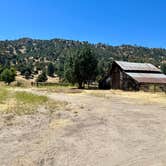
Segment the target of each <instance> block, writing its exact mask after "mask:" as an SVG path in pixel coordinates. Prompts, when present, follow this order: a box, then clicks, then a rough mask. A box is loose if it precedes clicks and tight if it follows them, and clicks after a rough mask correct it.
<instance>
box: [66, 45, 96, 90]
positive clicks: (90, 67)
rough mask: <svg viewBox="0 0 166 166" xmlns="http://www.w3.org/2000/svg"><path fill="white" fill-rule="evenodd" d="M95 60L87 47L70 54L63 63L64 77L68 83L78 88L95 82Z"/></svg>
mask: <svg viewBox="0 0 166 166" xmlns="http://www.w3.org/2000/svg"><path fill="white" fill-rule="evenodd" d="M97 63H98V61H97V58H96V56H95V54H94V52H93V51H92V50H91V49H90V47H89V46H88V45H86V46H85V47H83V48H82V49H79V50H77V51H74V52H71V53H70V55H69V56H68V58H67V59H66V62H65V67H64V71H65V72H64V76H65V79H66V80H67V81H69V82H70V83H73V84H75V83H77V84H78V87H79V88H84V85H85V84H86V83H87V84H89V83H90V82H91V81H93V80H95V78H96V74H97Z"/></svg>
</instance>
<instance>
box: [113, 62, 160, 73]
mask: <svg viewBox="0 0 166 166" xmlns="http://www.w3.org/2000/svg"><path fill="white" fill-rule="evenodd" d="M115 62H116V63H117V64H118V65H119V66H120V67H121V68H122V69H123V70H125V71H132V70H135V71H150V72H161V71H160V69H158V68H157V67H155V66H154V65H152V64H150V63H134V62H124V61H115Z"/></svg>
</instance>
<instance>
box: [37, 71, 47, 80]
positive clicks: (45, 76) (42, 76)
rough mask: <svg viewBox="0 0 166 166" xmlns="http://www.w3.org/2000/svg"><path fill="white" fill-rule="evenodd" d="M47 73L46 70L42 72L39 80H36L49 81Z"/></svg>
mask: <svg viewBox="0 0 166 166" xmlns="http://www.w3.org/2000/svg"><path fill="white" fill-rule="evenodd" d="M47 79H48V78H47V75H46V72H44V71H43V72H42V73H41V74H40V75H39V76H38V77H37V80H36V82H46V81H47Z"/></svg>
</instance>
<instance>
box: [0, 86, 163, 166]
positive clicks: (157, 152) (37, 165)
mask: <svg viewBox="0 0 166 166" xmlns="http://www.w3.org/2000/svg"><path fill="white" fill-rule="evenodd" d="M16 90H18V91H19V90H20V91H22V90H23V89H16ZM25 91H28V92H32V93H35V94H42V95H46V96H48V97H49V98H50V99H53V100H55V101H61V102H64V103H66V104H64V105H63V106H62V107H60V108H55V110H54V111H52V112H49V111H48V110H47V109H45V108H43V107H39V108H38V110H37V112H36V113H34V114H31V115H22V116H13V115H10V114H1V115H0V166H165V165H166V98H164V97H163V96H162V98H158V97H156V94H147V95H146V94H145V93H141V92H140V93H127V92H114V91H82V92H81V91H78V93H72V91H69V92H68V93H65V92H63V93H61V92H51V91H50V92H49V91H46V90H41V89H25ZM9 121H10V123H9Z"/></svg>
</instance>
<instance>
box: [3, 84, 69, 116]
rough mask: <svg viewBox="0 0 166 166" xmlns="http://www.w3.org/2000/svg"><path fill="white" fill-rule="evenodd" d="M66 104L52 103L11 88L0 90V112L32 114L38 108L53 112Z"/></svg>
mask: <svg viewBox="0 0 166 166" xmlns="http://www.w3.org/2000/svg"><path fill="white" fill-rule="evenodd" d="M65 104H66V103H63V102H59V101H53V100H50V99H48V97H47V96H43V95H36V94H32V93H29V92H24V91H15V90H14V89H13V88H12V89H11V88H7V87H5V86H4V87H1V89H0V108H1V109H0V112H1V113H13V114H17V115H25V114H33V113H35V112H37V111H38V108H41V107H42V108H44V109H46V110H49V111H50V112H54V111H55V110H56V109H57V108H59V107H63V106H64V105H65Z"/></svg>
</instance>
